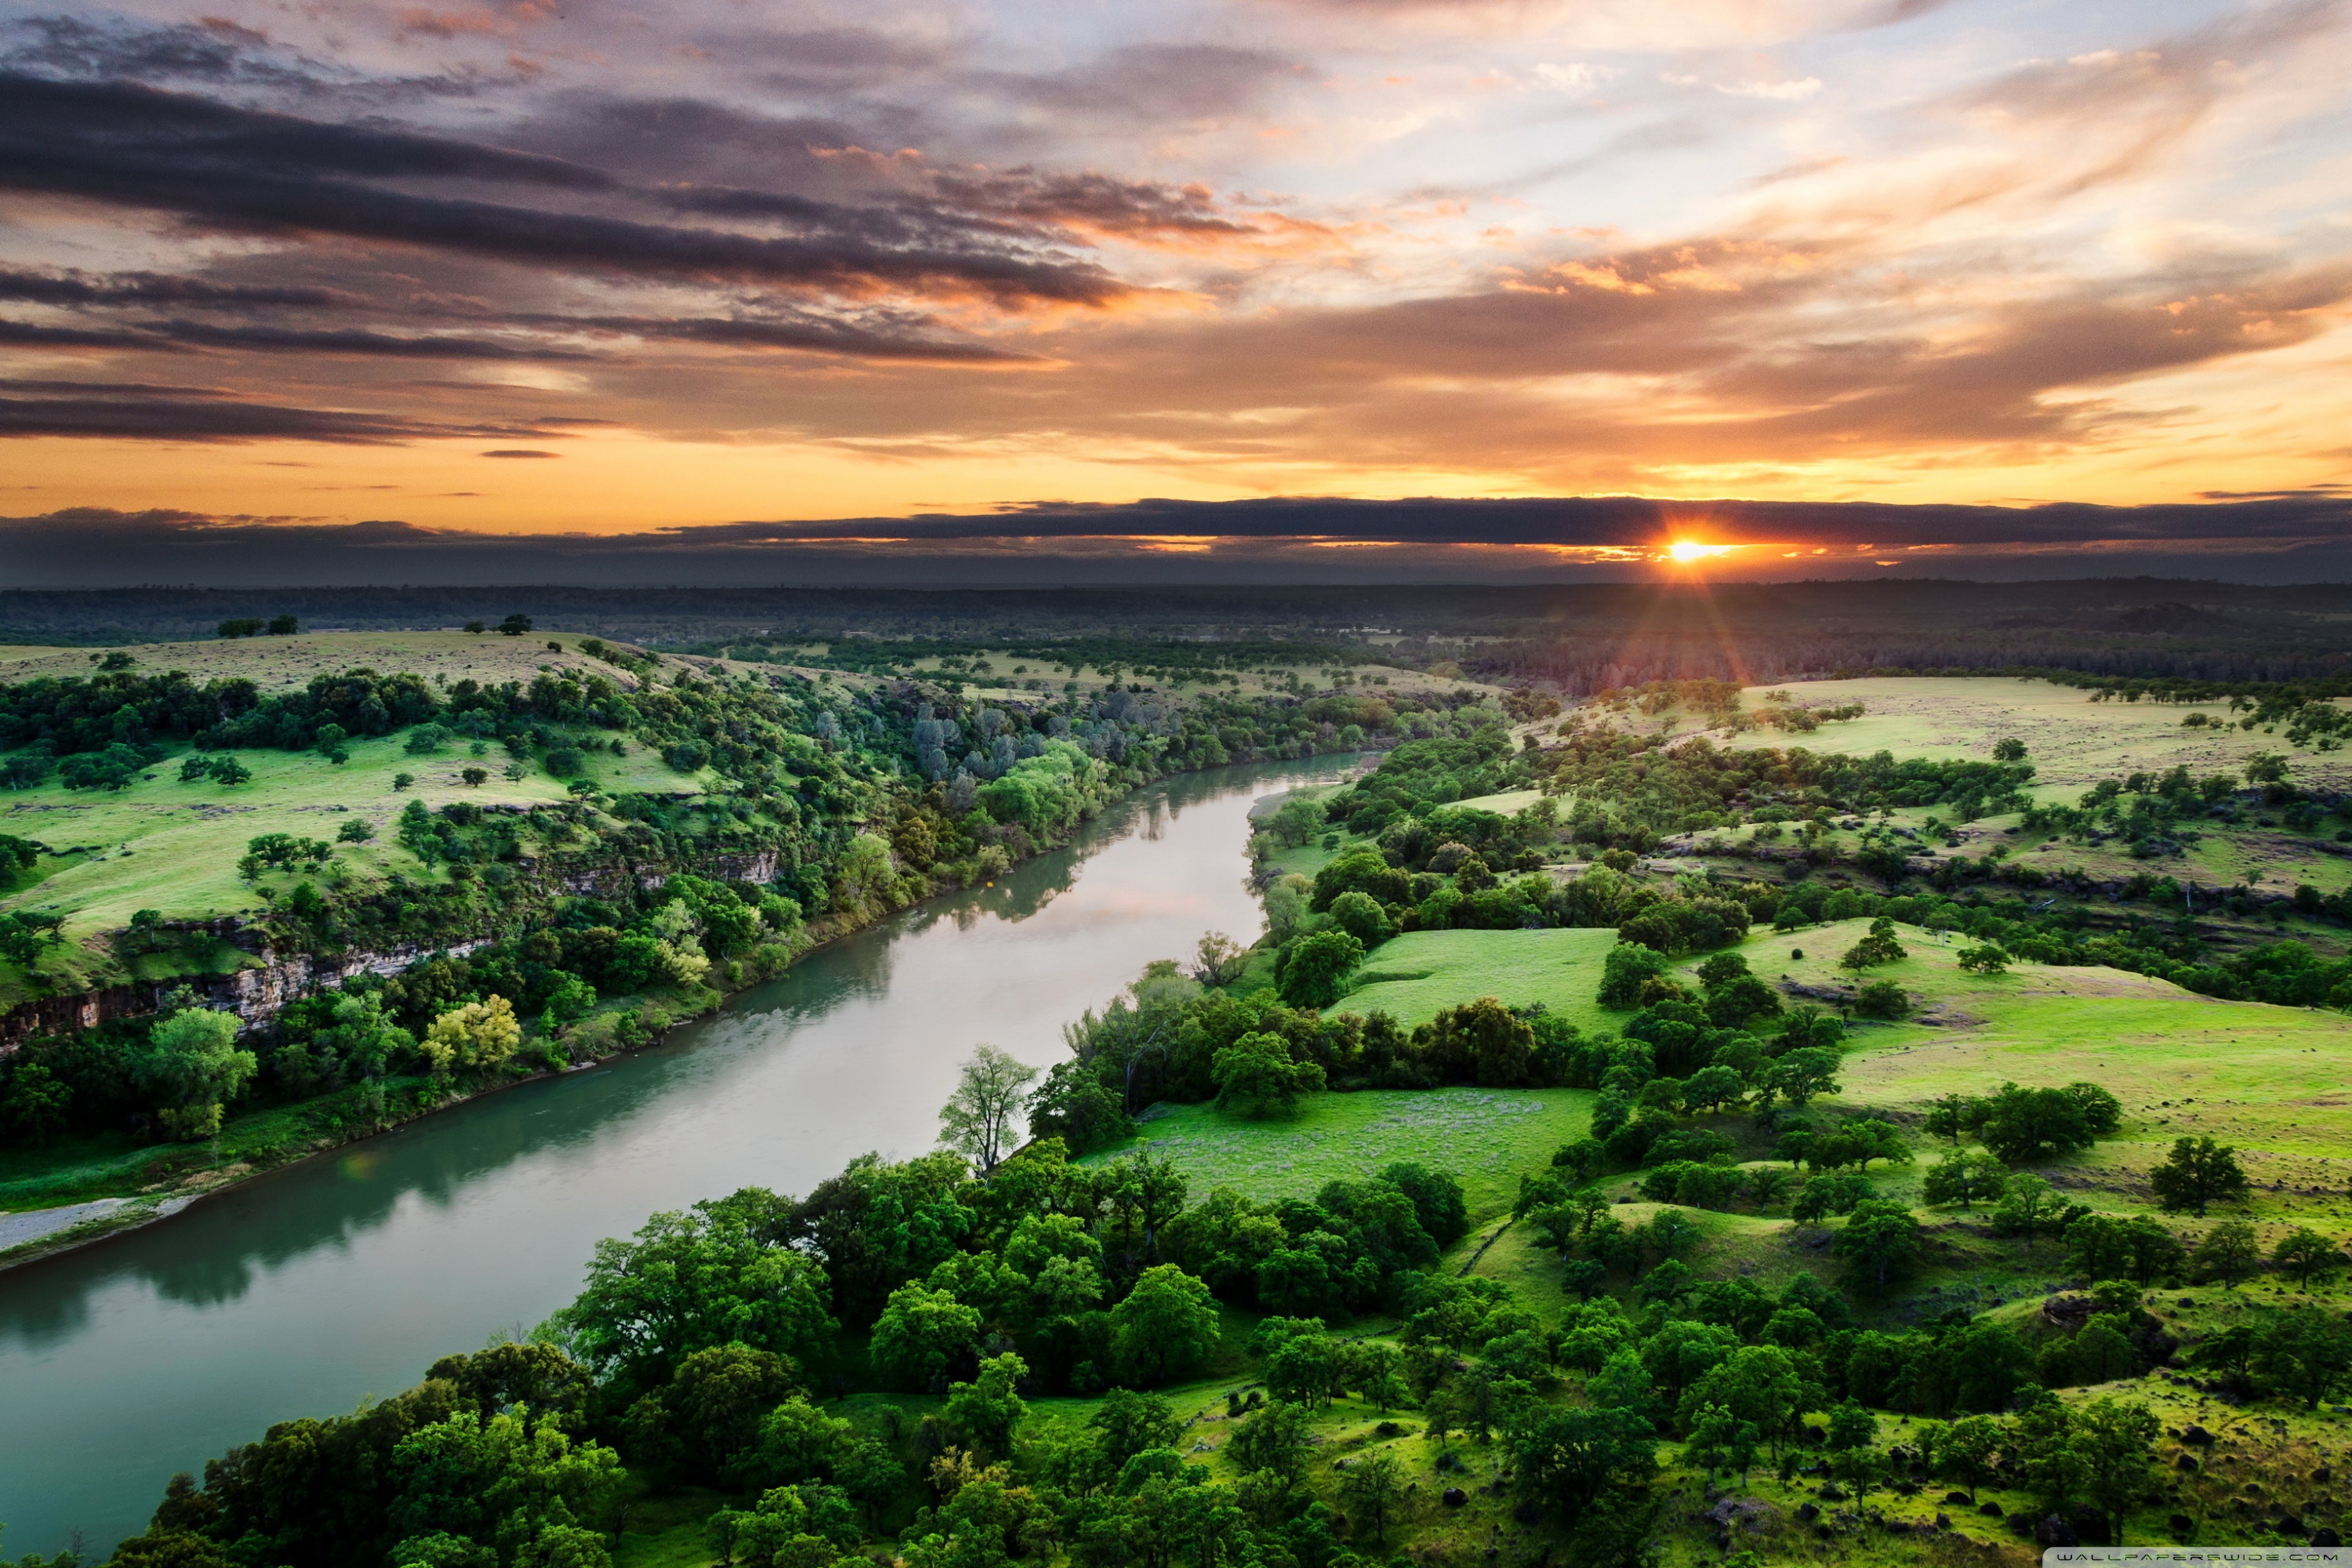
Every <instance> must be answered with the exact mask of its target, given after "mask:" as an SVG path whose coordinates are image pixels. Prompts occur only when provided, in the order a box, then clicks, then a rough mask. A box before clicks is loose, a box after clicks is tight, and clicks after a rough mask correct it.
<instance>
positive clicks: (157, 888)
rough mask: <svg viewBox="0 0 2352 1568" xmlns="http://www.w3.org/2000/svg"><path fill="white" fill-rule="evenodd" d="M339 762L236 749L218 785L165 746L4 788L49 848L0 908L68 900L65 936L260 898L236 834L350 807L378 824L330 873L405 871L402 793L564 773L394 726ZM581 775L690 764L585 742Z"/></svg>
mask: <svg viewBox="0 0 2352 1568" xmlns="http://www.w3.org/2000/svg"><path fill="white" fill-rule="evenodd" d="M349 749H350V752H351V760H350V761H349V762H347V763H342V764H341V765H340V766H338V765H337V764H335V763H330V762H328V761H327V760H326V759H325V758H324V757H321V756H320V755H318V754H317V753H315V752H277V751H246V752H237V753H236V756H237V759H238V760H239V761H240V762H242V763H244V764H245V765H246V766H247V767H248V768H250V769H252V770H253V774H254V776H253V778H252V780H251V781H250V782H249V783H246V784H236V785H225V784H218V783H215V782H214V781H212V780H210V779H206V780H204V781H202V782H199V783H195V784H182V783H180V782H179V758H180V755H181V754H182V753H179V752H174V753H173V755H172V756H170V757H168V758H166V759H165V760H164V761H163V762H162V763H157V764H156V765H155V766H154V767H153V768H151V769H149V770H148V773H147V774H146V775H145V776H144V777H143V778H142V780H141V781H140V782H138V783H136V784H132V785H131V787H130V788H128V789H124V790H117V791H106V790H69V789H67V788H66V787H65V786H64V785H63V784H59V783H58V782H57V781H56V780H54V779H52V780H50V781H49V782H48V783H47V784H42V785H39V786H38V787H37V788H33V789H27V790H17V791H12V792H10V793H9V794H8V795H5V797H0V799H5V803H6V804H5V805H0V833H11V834H15V835H16V836H17V837H24V838H30V839H33V840H35V841H37V842H38V843H41V844H45V845H47V846H48V847H49V848H50V849H51V850H52V851H54V852H55V853H56V854H57V856H58V858H57V859H54V860H44V861H43V862H42V863H41V865H40V866H39V867H37V868H36V874H37V875H38V876H39V878H40V879H39V880H38V881H35V882H31V883H28V884H25V885H20V886H19V887H17V888H16V889H15V890H13V891H12V892H10V893H9V894H8V895H7V896H6V897H5V898H0V909H14V908H29V909H38V910H60V911H69V914H68V921H67V925H66V931H67V934H68V936H69V937H79V936H87V935H89V933H91V932H93V931H116V930H120V929H121V927H122V926H123V925H124V923H125V922H127V921H129V920H130V918H131V911H133V910H142V909H153V910H162V911H163V914H164V915H165V916H166V917H167V918H169V919H174V920H205V919H212V918H215V917H216V916H221V915H231V914H237V913H242V912H246V911H249V910H254V909H257V908H258V907H259V900H258V899H257V897H256V896H255V893H254V890H253V889H252V887H251V886H250V885H248V884H247V883H245V882H243V881H241V880H240V879H238V877H237V874H236V862H237V858H238V857H240V856H242V855H243V854H244V853H245V846H246V842H247V840H248V839H250V838H252V837H255V836H256V835H258V834H263V833H292V834H298V835H300V836H302V837H311V838H324V839H329V840H332V839H333V838H334V837H335V833H336V830H337V829H338V828H340V827H341V825H342V824H343V823H344V822H346V821H349V820H351V819H352V817H353V816H357V817H359V818H361V819H362V820H363V821H366V822H367V823H369V824H370V825H371V826H373V828H374V829H375V831H376V835H377V837H376V840H375V842H373V843H372V844H365V845H339V846H338V847H337V855H336V862H337V865H338V866H339V867H340V868H341V872H342V874H344V875H352V876H362V877H364V876H368V875H371V874H373V873H375V872H379V871H381V870H383V869H384V868H388V867H389V866H391V865H393V864H394V863H395V862H396V863H398V864H399V865H400V867H401V868H402V869H403V870H404V871H405V872H407V873H408V874H409V875H412V876H419V875H423V874H424V870H423V868H422V867H421V866H420V865H419V864H418V863H417V861H416V860H415V858H414V857H412V856H410V855H409V854H408V852H407V851H405V850H404V849H401V848H400V847H397V846H395V845H394V844H393V843H392V842H391V833H390V824H391V822H392V819H393V818H394V816H397V815H398V814H399V812H400V810H401V809H402V808H403V807H404V806H405V805H407V803H408V802H409V801H411V800H422V801H424V802H425V805H428V806H434V807H438V806H440V805H446V804H447V803H448V802H450V801H453V800H459V799H464V800H468V801H472V802H474V803H475V804H477V805H511V806H528V805H547V804H550V803H551V802H555V801H560V800H563V799H566V798H568V797H567V796H566V795H565V793H564V781H562V780H561V779H557V778H553V777H551V776H550V775H549V774H548V773H545V772H544V771H541V770H538V769H533V770H532V771H530V772H529V773H525V774H524V775H523V776H522V777H521V778H520V779H516V780H509V779H508V778H506V777H505V776H504V774H503V773H502V772H501V770H502V769H503V768H504V767H505V766H506V764H507V763H508V762H509V758H508V756H507V754H506V753H505V752H503V751H501V750H499V749H498V748H495V747H493V748H489V749H488V752H487V754H485V755H483V756H481V757H476V756H475V755H473V754H472V752H471V749H470V747H469V746H468V745H467V743H466V742H462V741H458V742H452V743H450V744H448V745H446V746H444V747H443V748H442V749H441V750H440V752H438V753H436V754H435V755H431V756H411V755H409V754H407V752H405V751H404V749H403V737H402V736H401V735H399V734H394V735H389V736H385V737H383V738H382V739H377V740H364V741H356V742H352V743H351V745H350V748H349ZM586 765H587V768H588V776H589V777H590V778H593V780H594V781H595V782H596V784H599V785H600V786H601V787H603V788H604V789H607V790H630V791H644V792H647V793H652V794H677V795H685V794H694V793H698V791H699V789H700V787H701V784H700V781H699V780H698V778H697V777H695V776H692V775H688V774H684V773H675V772H673V771H671V769H670V768H668V767H667V765H666V764H664V763H663V762H662V761H661V759H660V758H659V757H657V756H656V755H654V754H653V753H652V752H648V751H646V749H645V748H643V747H642V746H632V747H630V754H629V755H628V756H625V757H614V756H612V755H610V754H609V753H599V754H592V755H591V756H590V757H589V759H588V762H587V764H586ZM476 766H478V767H482V768H485V769H487V770H488V773H489V775H490V776H489V780H488V783H486V784H481V785H479V786H476V787H469V786H467V784H465V783H464V782H463V781H462V780H461V779H460V778H459V777H458V770H460V769H461V768H466V767H476ZM395 773H413V774H415V779H416V783H415V785H414V786H413V787H411V788H410V789H408V790H405V791H399V790H395V789H394V788H393V777H394V774H395Z"/></svg>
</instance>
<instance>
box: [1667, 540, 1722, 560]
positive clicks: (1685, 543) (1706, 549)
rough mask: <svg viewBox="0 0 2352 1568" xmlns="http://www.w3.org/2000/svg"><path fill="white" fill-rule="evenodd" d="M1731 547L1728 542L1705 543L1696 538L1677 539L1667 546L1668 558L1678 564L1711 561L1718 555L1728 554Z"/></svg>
mask: <svg viewBox="0 0 2352 1568" xmlns="http://www.w3.org/2000/svg"><path fill="white" fill-rule="evenodd" d="M1731 549H1732V547H1731V546H1730V545H1728V544H1703V543H1701V542H1699V541H1697V540H1696V539H1677V540H1675V542H1673V543H1672V544H1669V545H1667V546H1666V559H1667V560H1669V561H1672V562H1673V563H1675V565H1677V566H1687V565H1689V564H1690V563H1692V562H1694V561H1709V560H1713V559H1714V558H1715V557H1716V556H1718V555H1727V554H1729V553H1730V552H1731Z"/></svg>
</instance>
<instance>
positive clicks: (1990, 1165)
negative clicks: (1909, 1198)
mask: <svg viewBox="0 0 2352 1568" xmlns="http://www.w3.org/2000/svg"><path fill="white" fill-rule="evenodd" d="M2008 1191H2009V1167H2008V1166H2006V1165H2004V1164H2002V1163H2000V1161H1999V1160H1998V1159H1996V1158H1994V1157H1993V1156H1992V1155H1990V1154H1988V1153H1983V1152H1977V1151H1969V1150H1957V1151H1955V1152H1952V1153H1950V1154H1948V1155H1946V1156H1945V1157H1944V1158H1943V1159H1941V1160H1939V1161H1937V1163H1935V1164H1934V1165H1932V1166H1930V1167H1928V1171H1927V1180H1926V1181H1925V1182H1924V1183H1923V1184H1921V1187H1920V1196H1922V1197H1923V1198H1925V1199H1926V1200H1927V1202H1928V1203H1931V1204H1958V1205H1960V1206H1961V1207H1963V1208H1970V1209H1972V1208H1974V1207H1976V1206H1977V1205H1979V1203H1991V1202H1997V1201H1999V1200H2000V1197H2001V1196H2002V1194H2006V1193H2007V1192H2008Z"/></svg>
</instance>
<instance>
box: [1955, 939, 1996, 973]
mask: <svg viewBox="0 0 2352 1568" xmlns="http://www.w3.org/2000/svg"><path fill="white" fill-rule="evenodd" d="M1952 956H1953V957H1954V958H1955V959H1957V960H1958V961H1959V965H1960V967H1961V968H1962V969H1964V970H1966V971H1968V973H1970V974H1987V975H1990V974H2006V973H2009V954H2007V953H2006V952H2002V951H2001V950H2000V947H1999V946H1998V945H1997V944H1995V943H1993V942H1986V943H1985V944H1984V945H1983V946H1982V947H1964V948H1962V949H1960V950H1959V952H1956V953H1954V954H1953V955H1952Z"/></svg>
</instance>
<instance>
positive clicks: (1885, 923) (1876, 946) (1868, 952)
mask: <svg viewBox="0 0 2352 1568" xmlns="http://www.w3.org/2000/svg"><path fill="white" fill-rule="evenodd" d="M1909 956H1910V954H1909V953H1908V952H1906V951H1905V950H1904V947H1903V944H1902V943H1901V942H1896V941H1895V922H1894V921H1891V920H1887V919H1885V918H1884V917H1882V918H1880V919H1878V920H1874V921H1871V922H1870V934H1869V935H1867V936H1865V937H1864V938H1863V939H1862V940H1861V941H1860V942H1856V943H1854V944H1853V946H1852V947H1850V948H1848V949H1846V951H1845V954H1844V956H1843V957H1842V958H1840V959H1839V960H1838V963H1839V965H1840V967H1842V968H1845V969H1869V968H1872V967H1874V966H1875V965H1877V964H1881V963H1899V962H1901V961H1902V960H1904V959H1906V958H1907V957H1909Z"/></svg>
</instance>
